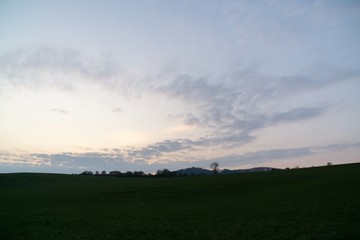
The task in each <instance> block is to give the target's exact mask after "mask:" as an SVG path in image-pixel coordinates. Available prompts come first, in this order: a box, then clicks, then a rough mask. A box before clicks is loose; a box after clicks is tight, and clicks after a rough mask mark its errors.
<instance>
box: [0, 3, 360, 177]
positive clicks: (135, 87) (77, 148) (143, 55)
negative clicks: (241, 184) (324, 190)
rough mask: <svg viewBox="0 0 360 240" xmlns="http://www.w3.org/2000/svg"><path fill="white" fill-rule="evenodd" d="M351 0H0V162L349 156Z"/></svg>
mask: <svg viewBox="0 0 360 240" xmlns="http://www.w3.org/2000/svg"><path fill="white" fill-rule="evenodd" d="M359 26H360V4H359V2H358V1H235V0H233V1H231V0H229V1H216V0H214V1H211V0H207V1H205V0H204V1H201V0H184V1H160V0H159V1H140V0H135V1H67V0H65V1H36V0H30V1H17V0H15V1H6V0H2V1H0V36H1V40H0V42H1V44H0V172H20V171H31V172H60V173H77V172H81V171H84V170H93V171H95V170H99V171H102V170H106V171H110V170H120V171H128V170H130V171H134V170H138V171H140V170H141V171H145V172H154V171H156V170H157V169H160V168H168V169H170V170H176V169H179V168H184V167H191V166H199V167H205V168H207V167H209V165H210V164H211V162H213V161H217V162H218V163H219V165H220V167H221V168H248V167H256V166H270V167H281V168H285V167H295V166H300V167H309V166H318V165H324V164H326V163H327V162H332V163H334V164H340V163H350V162H359V156H360V126H359V122H360V97H359V96H360V95H359V94H360V67H359V66H360V57H359V56H360V47H359V44H358V43H359V42H360V27H359Z"/></svg>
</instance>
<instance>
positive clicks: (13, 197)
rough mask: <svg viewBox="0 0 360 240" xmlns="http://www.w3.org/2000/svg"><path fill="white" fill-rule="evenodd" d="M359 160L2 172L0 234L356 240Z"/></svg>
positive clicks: (9, 236) (359, 232) (21, 236)
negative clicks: (202, 170)
mask: <svg viewBox="0 0 360 240" xmlns="http://www.w3.org/2000/svg"><path fill="white" fill-rule="evenodd" d="M359 229H360V164H351V165H341V166H332V167H323V168H311V169H299V170H290V171H279V172H266V173H253V174H244V175H226V176H220V175H219V176H198V177H177V178H111V177H91V176H69V175H55V174H0V239H7V240H11V239H26V240H31V239H87V240H88V239H357V237H358V236H359V235H360V230H359Z"/></svg>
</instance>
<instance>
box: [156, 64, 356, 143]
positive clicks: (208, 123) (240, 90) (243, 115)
mask: <svg viewBox="0 0 360 240" xmlns="http://www.w3.org/2000/svg"><path fill="white" fill-rule="evenodd" d="M251 71H254V70H246V71H243V72H241V73H236V74H234V75H233V76H232V77H230V78H227V79H226V78H224V79H225V80H224V81H220V80H218V81H215V80H213V79H206V78H205V77H203V78H193V77H191V76H190V75H181V76H178V77H176V78H175V79H174V80H173V81H171V82H169V83H168V84H166V85H164V86H160V87H158V88H157V91H159V92H160V93H161V94H164V95H166V96H168V97H170V98H176V99H179V100H181V101H183V102H184V103H185V104H187V105H189V106H190V107H189V109H196V112H188V113H187V114H183V115H178V116H177V117H181V118H182V119H183V122H184V124H187V125H190V126H193V125H196V126H199V127H201V128H203V129H207V132H208V135H210V136H217V137H212V138H208V139H207V141H201V142H202V143H205V142H208V143H214V142H217V143H219V144H222V143H230V141H232V140H240V142H242V143H246V142H247V141H251V140H253V137H251V135H252V132H254V131H255V130H258V129H261V128H264V127H268V126H273V125H276V124H279V123H287V122H296V121H303V120H307V119H311V118H314V117H318V116H321V115H322V114H324V113H325V112H326V110H327V109H328V108H329V105H320V106H319V105H318V106H316V105H315V106H306V107H305V106H300V107H292V106H288V107H287V109H286V110H283V111H277V109H280V106H281V105H283V103H282V101H283V99H288V98H290V99H291V97H293V96H296V95H297V94H300V93H302V92H307V91H309V90H312V89H314V88H315V86H317V87H325V86H329V85H330V84H334V82H335V81H334V80H331V79H330V80H329V79H327V78H326V79H325V80H324V79H323V78H321V80H316V79H313V80H304V81H306V82H308V84H304V83H303V82H302V81H301V80H302V79H308V78H306V77H300V76H298V77H288V78H282V77H280V78H272V77H263V76H258V75H256V74H255V73H254V72H251ZM350 75H351V74H350ZM298 82H302V83H298ZM313 82H317V84H314V83H313ZM270 105H273V106H275V107H272V108H271V107H269V106H270ZM282 108H283V107H282ZM216 138H217V139H216ZM227 140H228V141H227ZM196 142H197V141H194V143H196ZM235 143H236V142H235Z"/></svg>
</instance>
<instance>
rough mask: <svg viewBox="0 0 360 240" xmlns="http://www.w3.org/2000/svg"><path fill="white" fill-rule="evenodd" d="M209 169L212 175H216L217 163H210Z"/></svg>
mask: <svg viewBox="0 0 360 240" xmlns="http://www.w3.org/2000/svg"><path fill="white" fill-rule="evenodd" d="M210 168H211V169H212V171H213V172H214V174H217V173H218V172H219V164H218V163H217V162H213V163H211V164H210Z"/></svg>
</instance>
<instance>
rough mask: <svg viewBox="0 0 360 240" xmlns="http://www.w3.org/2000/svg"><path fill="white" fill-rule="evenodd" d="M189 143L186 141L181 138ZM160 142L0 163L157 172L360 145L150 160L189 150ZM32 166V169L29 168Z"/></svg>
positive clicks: (0, 158) (1, 157)
mask: <svg viewBox="0 0 360 240" xmlns="http://www.w3.org/2000/svg"><path fill="white" fill-rule="evenodd" d="M181 141H184V142H187V141H186V140H181ZM181 141H179V142H171V141H166V142H161V143H160V142H159V143H156V144H154V145H152V146H149V147H148V148H142V149H139V150H131V151H129V149H107V150H106V151H105V152H103V151H98V152H96V151H94V152H85V153H75V152H74V153H73V152H63V153H56V154H42V153H33V154H13V153H9V152H0V165H1V166H2V168H3V171H5V170H4V169H14V170H16V171H20V170H19V169H22V168H21V167H26V168H24V169H27V170H24V171H29V169H32V170H33V171H37V172H38V171H41V170H46V171H49V170H51V171H52V172H54V170H55V171H56V172H67V173H79V172H81V171H83V170H92V171H99V170H106V171H111V170H120V171H122V172H124V171H128V170H130V171H135V170H136V171H139V170H143V171H150V172H151V171H156V170H157V169H162V168H170V169H173V170H176V169H180V168H186V167H189V166H190V165H191V166H203V167H207V166H208V165H209V163H211V162H214V161H215V162H218V163H219V164H220V166H221V167H222V168H232V167H238V166H239V165H253V166H261V165H263V164H265V163H267V162H271V161H276V160H281V159H290V158H291V159H294V158H301V157H306V156H310V155H315V154H320V153H322V152H338V151H343V150H346V149H352V148H360V143H343V144H330V145H324V146H314V147H302V148H285V149H281V148H280V149H267V150H259V151H253V152H248V153H244V154H230V155H227V156H223V157H217V158H207V159H192V160H190V161H189V160H188V159H185V158H183V156H182V155H178V156H176V157H178V159H176V161H174V159H172V156H171V157H169V158H168V159H162V158H155V161H150V160H149V159H150V158H152V157H154V156H158V155H159V154H161V155H164V156H166V154H170V155H171V154H173V153H174V152H176V151H179V150H180V149H185V150H186V149H187V148H186V147H185V146H186V144H185V143H184V144H183V145H181V144H180V142H181ZM29 167H30V168H29Z"/></svg>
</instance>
